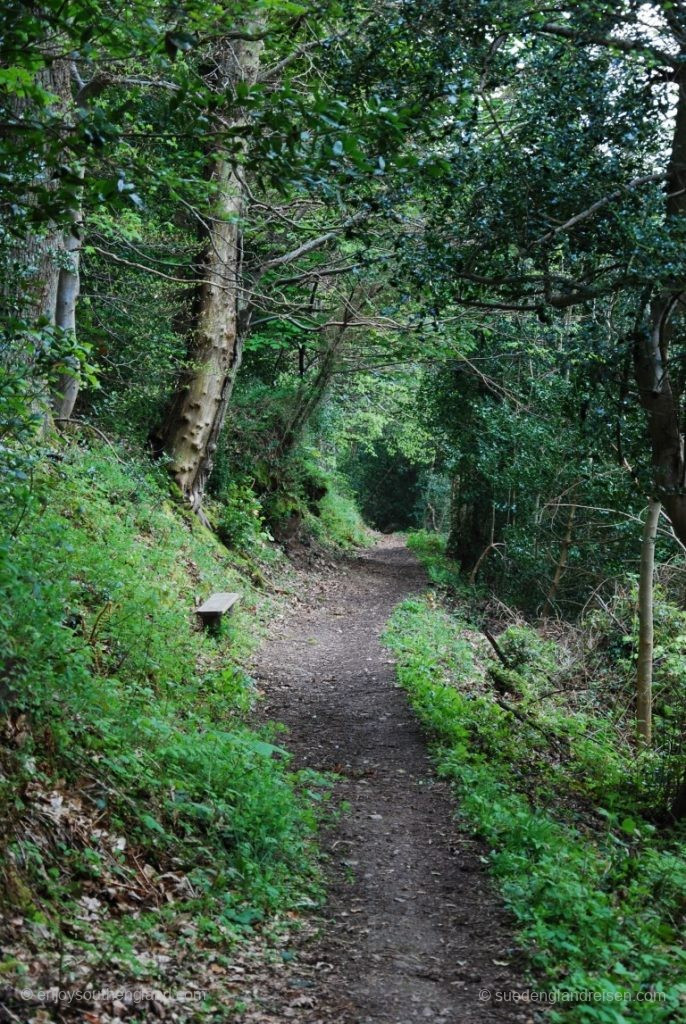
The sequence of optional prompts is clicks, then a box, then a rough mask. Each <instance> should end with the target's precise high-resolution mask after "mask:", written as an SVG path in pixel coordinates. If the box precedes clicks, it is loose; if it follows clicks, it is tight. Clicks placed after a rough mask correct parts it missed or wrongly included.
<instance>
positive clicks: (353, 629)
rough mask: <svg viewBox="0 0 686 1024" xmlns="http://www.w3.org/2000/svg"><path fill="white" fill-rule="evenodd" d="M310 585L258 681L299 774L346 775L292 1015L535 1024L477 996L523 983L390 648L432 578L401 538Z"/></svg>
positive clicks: (502, 919) (269, 648)
mask: <svg viewBox="0 0 686 1024" xmlns="http://www.w3.org/2000/svg"><path fill="white" fill-rule="evenodd" d="M306 587H307V589H306V593H305V596H304V597H303V598H302V599H301V600H300V601H299V602H298V603H297V605H296V607H293V608H291V609H290V610H289V611H288V612H287V613H286V615H285V617H284V618H282V619H281V620H277V621H276V622H274V623H273V626H272V633H271V636H270V638H269V639H268V641H267V642H266V643H265V644H264V645H263V647H262V649H261V651H260V653H259V654H258V657H257V659H256V662H255V665H254V669H255V674H256V676H257V678H258V679H259V680H260V682H261V688H262V689H263V690H264V693H265V704H266V714H267V715H268V717H269V718H271V719H276V720H279V721H282V722H284V723H285V724H286V725H287V726H288V730H289V732H288V735H287V736H286V738H285V739H284V741H283V742H284V745H285V746H287V747H288V748H289V749H290V750H291V751H293V752H294V754H295V758H296V762H297V763H298V765H299V766H301V767H305V766H307V767H312V768H317V769H322V770H333V771H335V772H337V773H338V774H339V775H340V776H341V777H342V778H341V782H340V783H339V785H338V786H337V792H336V796H337V798H338V799H339V800H344V801H346V802H347V803H348V804H349V810H347V811H346V812H345V813H344V814H343V815H342V816H341V818H340V820H339V821H338V822H337V823H336V825H335V826H334V827H333V828H332V829H331V830H330V831H329V834H328V836H327V837H325V848H326V850H327V852H328V855H329V886H330V888H329V900H328V903H327V906H326V909H325V911H324V914H325V920H324V921H323V922H322V925H323V926H322V929H321V930H320V933H319V935H318V936H317V937H316V938H314V940H311V941H310V942H309V943H307V944H305V946H304V948H303V949H302V950H301V951H300V953H299V958H298V959H299V963H298V966H297V967H296V968H295V971H296V973H298V972H300V975H301V977H300V978H299V979H298V978H296V979H295V980H294V982H293V984H294V985H296V986H297V985H302V986H304V989H301V990H300V991H301V997H300V998H297V999H295V1000H294V1001H293V1003H292V1004H291V1009H290V1010H289V1012H288V1013H287V1014H286V1016H287V1017H288V1018H296V1019H297V1020H299V1021H307V1022H308V1024H309V1022H312V1024H314V1022H322V1024H329V1022H333V1021H336V1024H415V1022H420V1021H421V1022H423V1024H426V1022H427V1021H430V1022H432V1024H471V1022H473V1021H479V1022H491V1021H494V1022H495V1021H498V1022H500V1021H503V1022H504V1021H529V1020H533V1017H532V1015H531V1013H530V1011H529V1009H528V1008H527V1007H526V1006H522V1005H521V1003H520V1004H513V1003H511V1002H508V1003H497V1002H493V1001H491V1002H484V1001H480V999H479V992H480V990H481V989H491V990H501V991H510V990H512V989H517V988H518V987H519V986H518V985H517V983H516V981H514V980H513V979H514V976H515V973H516V954H515V953H514V951H513V948H512V947H513V940H512V933H511V924H510V922H508V920H507V917H506V915H505V913H504V911H503V909H502V906H501V905H500V903H499V901H498V898H497V896H496V895H495V893H494V892H493V891H492V889H491V887H490V884H489V882H488V879H487V878H486V876H485V875H484V869H483V864H482V862H481V861H480V859H479V858H480V855H481V854H482V853H483V850H482V849H481V848H480V847H479V845H478V844H477V843H475V842H474V841H473V840H471V839H469V838H468V837H466V836H464V835H462V834H460V832H459V829H458V827H457V825H456V824H455V821H454V805H453V804H452V802H451V797H450V793H449V790H448V788H447V786H446V785H445V784H444V783H443V782H441V781H440V780H438V779H437V778H436V776H435V774H434V772H433V770H432V767H431V764H430V762H429V759H428V756H427V752H426V745H425V742H424V740H423V738H422V736H421V733H420V731H419V727H418V725H417V723H416V722H415V720H414V718H413V715H412V712H411V711H410V709H409V706H408V703H407V700H406V697H405V695H404V694H403V693H402V691H400V690H399V689H398V688H397V687H396V685H395V677H394V670H393V664H392V662H391V661H390V656H389V654H388V652H387V651H385V650H384V648H383V647H382V646H381V644H380V642H379V636H380V634H381V632H382V631H383V628H384V626H385V624H386V622H387V620H388V618H389V616H390V614H391V612H392V610H393V607H394V606H395V605H396V604H397V603H398V602H399V601H401V600H402V599H403V598H405V597H407V596H408V595H411V594H414V593H419V592H421V591H423V590H424V589H425V588H426V578H425V575H424V572H423V570H422V568H421V567H420V565H419V564H418V562H417V561H416V559H415V558H414V556H413V555H412V554H411V552H410V551H408V549H407V548H406V547H405V546H404V543H403V541H402V539H401V538H399V537H397V536H391V537H386V538H383V539H382V540H381V541H380V542H379V543H378V544H377V545H376V547H374V548H373V549H371V550H368V551H365V552H363V553H360V554H357V555H355V556H352V557H349V558H346V559H343V560H342V561H341V562H340V563H339V564H338V565H336V567H335V569H334V571H332V567H331V566H329V568H328V573H326V570H324V571H319V572H318V571H317V569H316V568H314V569H310V570H309V571H308V573H307V576H306ZM308 965H309V969H308ZM315 968H316V969H315ZM296 1006H297V1007H300V1009H299V1010H298V1011H297V1012H294V1008H295V1007H296ZM270 1019H271V1018H270Z"/></svg>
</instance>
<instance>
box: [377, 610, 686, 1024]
mask: <svg viewBox="0 0 686 1024" xmlns="http://www.w3.org/2000/svg"><path fill="white" fill-rule="evenodd" d="M464 626H465V624H464V623H461V622H460V621H459V620H458V619H457V618H455V617H454V616H452V615H450V614H449V613H448V612H447V611H446V610H444V609H442V608H440V607H437V606H436V602H435V599H434V598H433V596H432V595H429V596H428V597H427V598H425V599H421V600H416V599H412V600H408V601H405V602H403V603H402V604H401V605H400V606H399V607H398V608H397V609H396V611H395V612H394V614H393V616H392V618H391V620H390V622H389V625H388V628H387V631H386V634H385V643H386V644H387V646H388V647H389V648H390V649H391V651H392V652H393V654H394V656H395V658H396V659H397V676H398V680H399V682H400V684H401V686H402V687H403V688H404V689H405V691H406V692H407V694H408V696H409V698H410V701H411V704H412V707H413V708H414V710H415V712H416V714H417V716H418V718H419V720H420V722H421V724H422V725H423V727H424V728H425V730H426V732H427V734H428V736H429V739H430V742H431V747H432V752H433V755H434V757H435V760H436V763H437V766H438V769H439V772H440V773H441V774H442V775H443V776H444V777H446V778H448V779H449V780H450V781H451V782H452V783H453V784H454V787H455V792H456V795H457V797H458V799H459V812H458V813H459V818H460V820H461V821H462V822H463V824H464V825H465V826H466V827H467V828H468V829H469V830H470V831H471V832H473V833H474V834H477V835H478V836H480V837H481V838H482V839H483V840H485V842H486V843H487V844H488V846H489V847H490V851H489V854H488V866H489V869H490V871H491V872H492V873H493V875H494V877H495V878H496V880H497V882H498V884H499V886H500V889H501V892H502V895H503V898H504V900H505V903H506V905H507V906H508V908H509V909H510V910H511V911H512V913H513V915H514V917H515V918H516V921H517V924H518V933H519V941H520V943H521V945H522V947H523V948H524V949H525V951H527V953H528V956H529V960H530V965H531V973H532V977H534V978H535V979H536V982H537V984H538V986H539V989H540V988H542V986H543V985H545V989H546V991H549V992H553V993H556V994H557V996H558V1000H557V1003H556V1005H555V1008H554V1009H553V1010H552V1013H551V1019H552V1020H555V1021H556V1020H563V1019H564V1020H565V1021H576V1022H580V1024H581V1022H593V1024H629V1022H631V1024H638V1022H647V1021H651V1022H655V1024H659V1022H667V1021H677V1020H679V1021H686V1002H685V1000H686V983H685V982H684V977H685V976H686V951H685V950H684V948H683V945H682V943H681V938H680V934H679V931H678V929H677V928H676V927H675V922H676V920H677V919H678V917H679V914H680V913H682V912H683V896H684V890H685V887H686V866H685V865H684V861H683V858H681V857H680V856H678V855H677V854H676V853H675V852H674V851H672V850H671V849H670V848H669V845H668V844H664V845H663V846H660V845H659V844H658V843H657V841H656V839H655V834H654V830H653V829H651V828H650V826H645V827H644V826H643V825H642V824H639V823H637V822H636V821H635V820H634V819H627V828H626V832H627V833H628V831H629V829H628V821H630V822H631V830H630V831H631V834H630V835H629V834H625V832H624V831H623V829H622V827H621V824H622V823H623V822H622V820H621V817H620V816H619V815H618V809H617V808H615V810H614V813H613V814H612V815H611V820H610V819H609V820H608V827H607V829H606V830H605V832H604V833H591V832H589V831H588V830H587V829H584V828H582V827H575V826H574V824H573V822H568V821H561V820H556V817H555V814H554V813H553V812H552V811H550V810H548V809H547V808H544V809H541V808H539V807H536V806H534V805H532V803H531V802H530V800H529V799H528V798H527V796H526V795H524V794H522V793H521V792H518V791H517V789H516V787H515V785H514V784H513V771H512V764H511V763H510V761H509V760H508V751H511V750H512V736H511V733H512V731H513V729H516V728H517V724H516V723H513V720H512V719H509V717H508V715H507V713H506V712H504V711H503V710H502V709H501V708H500V707H499V706H498V705H497V704H496V703H495V702H493V701H491V700H489V699H487V698H484V697H479V696H474V695H472V694H470V692H469V688H468V686H467V688H466V690H465V689H462V688H461V687H464V684H465V682H467V683H468V681H469V676H470V672H471V651H470V646H469V644H468V642H467V641H466V640H465V639H464V638H463V637H462V636H461V633H462V630H463V629H464ZM617 824H619V827H613V825H615V826H616V825H617ZM584 994H590V996H587V997H586V998H587V1001H584Z"/></svg>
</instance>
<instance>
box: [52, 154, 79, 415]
mask: <svg viewBox="0 0 686 1024" xmlns="http://www.w3.org/2000/svg"><path fill="white" fill-rule="evenodd" d="M82 175H83V171H82ZM82 224H83V208H82V207H81V205H79V207H78V208H77V209H76V210H74V212H73V214H72V226H71V230H70V231H69V232H65V238H64V245H63V250H64V253H65V265H63V266H62V267H61V269H60V272H59V278H58V281H57V295H56V300H55V326H56V327H58V328H59V329H60V330H62V331H64V332H65V334H70V335H72V337H73V338H74V339H75V338H76V304H77V302H78V298H79V292H80V291H81V274H80V263H81V227H82ZM67 363H68V366H69V372H65V373H63V374H61V375H60V377H59V380H58V381H57V384H56V386H55V391H54V394H53V398H52V403H53V409H54V411H55V417H56V419H57V420H58V421H64V420H69V419H71V415H72V413H73V411H74V405H75V404H76V399H77V397H78V393H79V363H78V360H76V359H75V358H73V357H70V358H68V359H67Z"/></svg>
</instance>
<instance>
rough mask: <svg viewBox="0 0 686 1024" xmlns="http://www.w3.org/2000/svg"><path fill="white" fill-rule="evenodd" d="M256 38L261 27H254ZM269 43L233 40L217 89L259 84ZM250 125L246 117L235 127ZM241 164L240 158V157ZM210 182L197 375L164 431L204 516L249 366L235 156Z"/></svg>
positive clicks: (176, 471) (218, 60) (179, 474)
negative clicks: (237, 389) (232, 405)
mask: <svg viewBox="0 0 686 1024" xmlns="http://www.w3.org/2000/svg"><path fill="white" fill-rule="evenodd" d="M251 29H253V30H254V32H255V34H257V33H258V29H257V28H256V27H255V26H251ZM261 49H262V43H260V42H257V41H254V40H239V41H234V42H231V43H229V42H226V43H225V44H224V46H223V50H222V53H221V55H220V56H219V57H217V56H216V55H215V58H214V64H215V66H216V67H217V68H218V70H217V71H216V72H215V73H214V85H215V87H216V89H217V91H226V90H230V89H232V87H233V88H235V86H236V84H237V83H238V82H247V83H248V84H252V83H254V81H255V79H256V77H257V71H258V67H259V59H260V51H261ZM244 123H245V118H243V119H241V118H239V117H238V116H237V117H235V118H234V119H233V124H234V125H235V126H238V125H240V124H244ZM232 156H233V158H234V159H236V158H237V156H238V154H232ZM210 180H211V181H212V183H213V184H214V187H215V189H216V197H217V198H216V204H215V207H214V209H213V210H212V211H211V216H210V217H208V218H207V222H208V228H207V237H206V244H205V249H204V257H203V260H202V264H201V269H200V273H201V275H202V281H201V283H200V285H199V287H198V292H197V296H196V307H195V310H196V311H195V318H194V319H195V324H194V330H193V333H192V338H191V347H190V352H189V361H190V363H191V366H190V370H189V374H188V376H187V378H186V381H185V383H184V386H183V387H182V388H181V389H180V390H179V392H178V393H177V395H176V396H175V398H174V400H173V402H172V405H171V408H170V411H169V414H168V418H167V423H166V425H165V428H164V430H163V438H162V446H163V449H164V450H165V451H166V452H167V454H168V455H169V456H170V458H171V465H170V471H171V473H172V476H173V477H174V479H175V480H176V482H177V484H178V485H179V487H180V488H181V491H182V492H183V494H184V496H185V497H186V499H187V500H188V502H189V503H190V505H191V507H192V508H193V509H195V510H196V511H200V509H201V506H202V499H203V495H204V491H205V485H206V482H207V478H208V477H209V474H210V472H211V470H212V465H213V461H214V453H215V450H216V447H217V442H218V439H219V435H220V432H221V429H222V427H223V425H224V420H225V418H226V411H227V408H228V403H229V399H230V397H231V392H232V390H233V385H234V382H235V379H236V375H237V373H238V369H239V367H240V364H241V358H242V354H243V335H244V330H243V329H242V326H243V325H242V324H241V317H240V307H241V296H242V287H241V249H242V245H241V242H242V228H241V222H242V219H243V216H244V211H245V196H244V188H243V186H242V183H241V180H240V178H239V176H238V175H237V174H236V172H235V170H234V166H233V164H232V162H231V161H230V159H229V157H228V156H227V155H226V154H225V153H224V152H222V151H218V152H216V153H215V154H214V157H213V160H212V165H211V169H210Z"/></svg>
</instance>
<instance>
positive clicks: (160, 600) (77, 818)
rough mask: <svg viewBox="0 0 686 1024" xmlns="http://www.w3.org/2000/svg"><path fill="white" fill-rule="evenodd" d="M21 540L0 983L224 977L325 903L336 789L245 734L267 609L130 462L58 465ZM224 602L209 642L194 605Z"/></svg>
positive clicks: (0, 626) (257, 734)
mask: <svg viewBox="0 0 686 1024" xmlns="http://www.w3.org/2000/svg"><path fill="white" fill-rule="evenodd" d="M15 532H16V535H15V536H13V537H9V538H7V539H6V541H3V543H2V544H0V604H1V606H2V608H3V609H4V611H3V612H2V613H0V641H1V642H0V668H1V669H2V676H3V680H4V688H3V691H2V694H0V696H1V698H2V703H3V705H4V713H5V716H6V718H5V720H4V724H3V740H4V749H3V753H2V758H1V759H0V815H1V817H2V822H3V824H4V827H3V832H4V839H3V842H2V845H1V846H0V879H1V881H2V887H1V888H2V891H1V893H0V901H1V903H2V905H3V907H4V909H6V910H7V911H8V914H7V918H8V920H9V918H12V919H13V921H14V923H15V924H16V929H15V930H18V932H17V935H8V936H6V941H5V943H4V957H3V958H2V960H1V961H0V970H1V971H2V977H3V980H4V982H5V984H6V985H9V986H10V987H11V986H12V985H13V984H15V983H16V985H17V986H19V987H20V988H21V987H24V988H27V987H28V988H31V987H32V986H33V987H34V988H36V987H37V988H38V989H47V988H49V987H50V985H52V984H55V983H56V980H57V977H58V973H59V981H60V985H62V986H63V987H66V988H69V987H70V986H74V985H78V984H79V981H80V980H81V977H82V973H83V972H84V971H85V972H86V976H87V977H89V978H100V979H101V980H102V981H104V982H105V983H108V982H109V983H110V984H112V981H113V979H115V978H116V979H123V978H129V979H131V978H134V979H137V980H139V981H141V980H142V981H147V982H148V983H156V982H157V983H159V982H160V981H164V977H165V972H164V969H161V970H160V969H158V968H156V967H155V966H154V963H153V961H152V960H151V959H150V957H149V955H148V954H147V953H146V948H147V947H148V945H149V944H150V942H153V943H154V944H155V946H159V945H160V944H161V947H162V948H164V947H165V946H166V945H167V944H168V943H170V942H172V939H171V936H172V935H178V938H177V939H175V940H173V941H176V942H178V948H179V950H180V951H183V950H187V948H191V949H192V950H193V955H194V956H195V955H196V954H197V953H198V952H199V951H200V948H201V947H202V946H204V945H208V946H209V947H212V946H214V947H219V948H220V949H223V950H224V953H223V954H222V956H223V957H224V958H225V957H226V955H227V954H228V951H229V950H230V949H231V947H232V946H233V945H234V944H235V943H236V942H238V941H241V940H242V938H244V937H246V938H247V937H249V936H251V935H252V934H253V932H254V929H255V928H258V929H264V928H274V927H276V928H277V929H281V930H284V929H285V927H286V926H287V927H288V928H290V929H292V928H294V927H297V926H298V922H297V920H296V918H297V916H298V908H300V907H312V906H313V905H314V903H315V902H318V900H319V898H320V896H321V883H320V873H319V868H318V854H317V846H316V829H317V823H318V819H319V818H320V817H321V813H329V812H328V811H326V810H325V808H326V801H327V797H328V792H329V782H328V780H327V779H326V778H325V777H324V776H321V775H319V774H317V773H315V772H307V771H298V772H296V771H294V770H293V769H292V767H291V763H290V760H291V759H290V757H289V755H288V754H287V752H286V751H284V750H283V749H282V748H281V747H280V746H279V744H278V727H274V726H271V727H256V726H255V725H254V724H253V723H252V721H251V716H250V713H251V710H252V708H253V706H254V703H255V699H256V690H255V686H254V684H253V682H252V680H251V679H250V678H249V676H248V675H247V674H246V672H245V671H244V669H243V667H242V666H243V663H244V662H245V659H246V657H247V655H248V654H249V653H250V650H251V649H252V648H253V647H254V646H255V644H256V643H257V642H258V641H259V638H260V636H261V634H262V632H263V628H264V623H265V622H266V620H267V619H268V617H269V616H270V614H272V613H273V600H272V599H271V598H269V596H268V595H267V594H266V593H265V592H264V591H262V592H259V591H258V590H257V589H255V587H254V586H253V585H252V584H251V582H250V580H249V578H248V577H247V576H246V569H248V568H249V566H248V564H247V563H246V562H245V560H244V559H242V558H240V557H239V556H237V555H235V554H234V553H232V552H229V551H227V549H226V548H224V547H223V546H222V545H220V544H218V543H217V542H216V540H215V539H214V538H213V537H212V535H211V534H210V533H209V531H207V530H205V529H204V528H203V527H202V526H201V525H200V524H199V523H197V522H196V521H194V520H193V519H192V517H190V516H188V515H187V514H186V512H185V510H183V509H182V508H181V507H180V506H179V505H178V503H177V502H175V501H174V500H173V499H172V498H171V496H170V492H169V488H168V485H167V483H166V480H165V478H164V477H163V475H162V474H161V473H158V472H157V471H156V469H155V467H154V466H153V465H152V464H151V463H149V462H148V461H147V460H145V459H143V458H137V457H134V456H132V455H131V453H130V452H128V451H127V450H126V449H125V448H124V447H122V448H121V450H118V451H114V450H112V449H110V448H105V447H101V446H98V445H94V446H91V447H88V448H84V447H79V446H76V445H74V446H65V448H64V450H62V451H61V452H59V453H58V454H57V455H56V458H55V459H54V460H53V462H52V464H50V463H47V464H46V465H45V466H44V467H43V468H42V469H41V471H40V473H37V474H36V478H35V480H34V485H33V490H32V494H31V500H30V505H29V507H28V508H27V511H26V514H25V515H24V516H23V518H22V520H21V523H20V524H19V528H18V529H17V530H16V531H15ZM256 554H257V553H256ZM276 571H277V572H278V569H277V570H276ZM283 571H284V570H283V569H282V570H281V572H283ZM220 589H236V590H239V591H240V592H241V593H242V595H243V600H242V602H241V605H240V606H239V610H238V612H237V614H236V616H235V617H234V618H233V619H232V620H231V622H230V623H228V624H226V625H223V626H222V627H221V629H220V630H219V631H217V632H212V631H203V630H201V629H200V628H199V626H198V624H197V622H196V620H195V616H194V614H193V606H194V603H195V602H196V601H199V600H202V599H203V598H205V597H207V596H208V594H209V593H210V592H211V591H212V590H220ZM179 927H181V931H182V933H183V935H181V934H179V933H178V928H179ZM165 935H166V936H167V938H165V937H164V936H165ZM25 942H26V943H27V944H28V946H27V948H24V943H25ZM25 954H26V955H25ZM141 954H143V955H142V956H141ZM184 955H185V954H184ZM27 957H28V959H27ZM188 963H189V957H186V960H185V964H186V966H187V965H188ZM172 966H173V969H174V970H179V969H180V967H178V966H176V965H175V964H172ZM183 977H184V982H187V981H188V979H189V978H190V974H186V975H185V976H183ZM191 1010H192V1011H194V1010H195V1008H191ZM210 1010H211V1006H209V1005H208V1006H198V1007H197V1012H199V1013H202V1012H209V1011H210ZM225 1010H226V1006H225V1005H224V1010H223V1011H222V1012H225ZM141 1012H143V1008H141Z"/></svg>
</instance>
